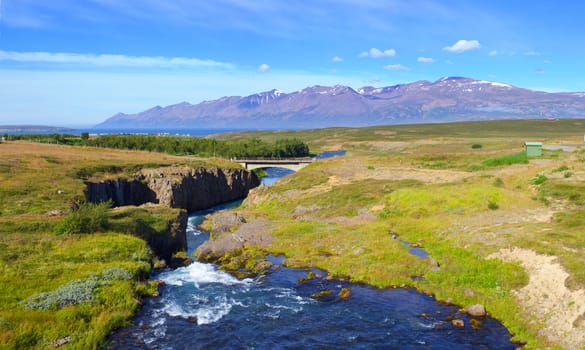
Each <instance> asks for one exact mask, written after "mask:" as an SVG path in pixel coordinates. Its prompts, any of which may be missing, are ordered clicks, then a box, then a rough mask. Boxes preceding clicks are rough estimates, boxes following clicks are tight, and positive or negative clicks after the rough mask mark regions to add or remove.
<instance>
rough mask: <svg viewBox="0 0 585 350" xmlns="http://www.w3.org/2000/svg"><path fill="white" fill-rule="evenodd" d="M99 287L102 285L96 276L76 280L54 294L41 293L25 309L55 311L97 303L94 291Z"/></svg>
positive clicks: (30, 300) (27, 303)
mask: <svg viewBox="0 0 585 350" xmlns="http://www.w3.org/2000/svg"><path fill="white" fill-rule="evenodd" d="M99 286H100V283H99V281H98V278H97V277H96V276H91V277H89V278H86V279H83V280H75V281H72V282H69V283H67V284H66V285H64V286H62V287H59V288H58V289H56V290H55V291H53V292H47V293H41V294H38V295H35V296H33V297H31V298H29V299H28V300H27V301H26V302H25V306H24V307H25V308H26V309H27V310H34V309H38V310H53V309H60V308H62V307H64V306H68V305H75V304H81V303H93V302H94V301H95V295H94V291H95V290H96V289H97V288H98V287H99Z"/></svg>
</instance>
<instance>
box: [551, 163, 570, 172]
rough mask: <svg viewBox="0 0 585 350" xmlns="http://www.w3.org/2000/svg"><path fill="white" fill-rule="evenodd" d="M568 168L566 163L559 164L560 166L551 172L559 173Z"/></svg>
mask: <svg viewBox="0 0 585 350" xmlns="http://www.w3.org/2000/svg"><path fill="white" fill-rule="evenodd" d="M565 170H569V167H568V166H566V165H561V166H560V167H558V168H556V169H554V170H553V171H552V172H553V173H560V172H561V171H565Z"/></svg>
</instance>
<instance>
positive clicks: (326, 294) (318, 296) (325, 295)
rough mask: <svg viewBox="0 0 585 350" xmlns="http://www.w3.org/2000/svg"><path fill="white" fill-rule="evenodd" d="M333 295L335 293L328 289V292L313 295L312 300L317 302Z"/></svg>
mask: <svg viewBox="0 0 585 350" xmlns="http://www.w3.org/2000/svg"><path fill="white" fill-rule="evenodd" d="M332 294H333V291H332V290H331V289H327V290H322V291H320V292H319V293H315V294H311V298H313V299H316V300H321V299H323V298H325V297H327V296H330V295H332Z"/></svg>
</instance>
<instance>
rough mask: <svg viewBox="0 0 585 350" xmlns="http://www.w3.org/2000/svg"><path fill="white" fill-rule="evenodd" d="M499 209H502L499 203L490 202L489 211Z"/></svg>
mask: <svg viewBox="0 0 585 350" xmlns="http://www.w3.org/2000/svg"><path fill="white" fill-rule="evenodd" d="M499 208H500V206H499V205H498V203H496V202H493V201H489V202H488V209H490V210H497V209H499Z"/></svg>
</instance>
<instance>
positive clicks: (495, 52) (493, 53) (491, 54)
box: [488, 50, 498, 56]
mask: <svg viewBox="0 0 585 350" xmlns="http://www.w3.org/2000/svg"><path fill="white" fill-rule="evenodd" d="M488 55H490V56H497V55H498V50H492V51H490V53H488Z"/></svg>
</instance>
